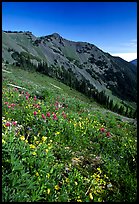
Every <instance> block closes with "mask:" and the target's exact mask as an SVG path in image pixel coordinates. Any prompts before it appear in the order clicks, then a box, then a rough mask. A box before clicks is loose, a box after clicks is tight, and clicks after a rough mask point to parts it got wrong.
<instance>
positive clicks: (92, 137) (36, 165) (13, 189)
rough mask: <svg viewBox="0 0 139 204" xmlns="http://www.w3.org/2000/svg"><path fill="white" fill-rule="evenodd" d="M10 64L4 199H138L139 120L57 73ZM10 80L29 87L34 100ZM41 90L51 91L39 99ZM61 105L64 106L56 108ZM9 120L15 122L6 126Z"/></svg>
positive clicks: (6, 90)
mask: <svg viewBox="0 0 139 204" xmlns="http://www.w3.org/2000/svg"><path fill="white" fill-rule="evenodd" d="M7 70H9V71H11V72H12V73H6V72H3V109H2V111H3V113H2V116H3V131H2V132H3V136H2V147H3V148H2V151H3V157H2V159H3V163H2V165H3V168H2V169H3V170H2V173H3V176H2V179H3V186H2V194H3V196H2V197H3V201H16V202H19V201H25V202H28V201H32V202H33V201H59V202H66V201H74V202H75V201H78V202H79V201H91V200H93V201H100V202H101V201H135V200H136V188H137V181H136V162H137V161H136V159H137V158H136V157H137V147H136V142H137V137H136V127H135V126H134V125H133V124H131V123H128V122H122V121H121V118H120V116H115V115H114V114H112V113H110V112H106V113H105V114H104V112H103V110H104V109H103V108H101V107H100V106H99V105H98V104H97V103H95V102H93V101H92V102H91V101H90V100H89V99H87V98H86V97H85V96H83V95H82V94H80V93H79V92H77V91H74V90H71V89H70V88H69V87H67V86H66V85H64V84H62V83H60V82H58V81H56V80H54V79H52V78H49V77H47V76H43V75H41V74H37V73H28V72H27V71H24V70H20V69H17V68H14V69H13V68H12V67H8V68H7ZM8 83H12V84H16V85H18V86H22V87H24V88H26V89H28V92H29V93H30V94H31V95H30V96H29V98H28V100H27V99H26V95H27V94H25V93H24V94H23V93H19V92H18V91H15V90H14V89H13V88H12V87H10V86H8V85H7V84H8ZM51 84H53V85H55V86H58V87H60V88H61V89H58V88H56V87H54V86H53V85H51ZM36 90H37V91H39V92H40V93H42V95H44V93H43V91H44V90H45V96H46V98H44V99H43V100H39V99H37V100H36V101H34V99H33V97H34V92H35V91H36ZM4 102H8V103H9V104H8V105H10V104H12V103H15V104H16V105H15V107H14V108H13V109H12V108H10V107H9V108H8V105H6V104H4ZM33 104H39V106H40V108H37V107H36V108H35V107H34V105H33ZM56 104H63V106H64V107H63V108H62V107H60V108H59V109H58V110H56ZM34 111H36V112H37V115H36V116H34V115H33V113H34ZM63 111H64V113H63ZM47 112H50V117H47V116H46V113H47ZM53 112H55V113H56V115H57V118H58V120H53V117H54V116H53V115H52V114H53ZM42 114H44V116H45V117H46V119H45V120H44V119H43V118H42ZM11 121H17V125H16V126H14V125H11V127H6V124H7V122H11ZM101 128H104V132H103V129H101ZM108 132H109V133H110V136H108V135H109V133H108ZM24 139H25V140H24Z"/></svg>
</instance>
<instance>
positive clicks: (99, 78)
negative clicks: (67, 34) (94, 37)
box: [2, 31, 137, 101]
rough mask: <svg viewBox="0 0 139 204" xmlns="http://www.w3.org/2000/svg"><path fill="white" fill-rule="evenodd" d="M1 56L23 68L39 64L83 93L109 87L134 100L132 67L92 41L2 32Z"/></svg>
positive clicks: (41, 69) (45, 72)
mask: <svg viewBox="0 0 139 204" xmlns="http://www.w3.org/2000/svg"><path fill="white" fill-rule="evenodd" d="M2 58H3V60H4V61H8V62H9V63H11V64H16V65H18V66H21V65H23V64H24V66H26V67H27V66H28V65H27V61H30V62H31V63H33V64H35V65H39V67H38V69H37V70H38V71H40V72H42V73H44V74H48V75H49V76H52V77H56V78H57V79H59V80H61V81H62V82H64V83H66V84H68V85H69V86H71V87H73V88H76V89H81V90H82V92H88V91H91V90H97V91H98V92H101V91H103V90H105V91H106V92H107V90H111V91H112V93H113V94H114V95H116V96H118V97H119V98H121V99H123V100H130V101H136V95H137V90H136V86H137V76H136V72H135V71H134V67H135V66H134V65H132V64H131V63H129V62H127V61H125V60H123V59H122V58H120V57H114V56H111V55H110V54H109V53H106V52H103V51H102V50H101V49H99V48H98V47H96V46H95V45H94V44H90V43H87V42H74V41H70V40H66V39H64V38H63V37H61V36H60V35H59V34H58V33H53V34H52V35H47V36H42V37H36V36H34V35H33V34H32V33H31V32H29V31H27V32H22V31H20V32H16V31H14V32H12V31H3V32H2ZM42 62H43V63H45V66H40V63H42ZM46 64H47V65H46Z"/></svg>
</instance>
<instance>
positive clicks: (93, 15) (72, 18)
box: [2, 2, 137, 61]
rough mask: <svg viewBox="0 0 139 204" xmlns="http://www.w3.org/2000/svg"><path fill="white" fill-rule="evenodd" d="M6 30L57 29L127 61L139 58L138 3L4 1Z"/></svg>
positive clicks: (43, 32)
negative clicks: (138, 44) (138, 35)
mask: <svg viewBox="0 0 139 204" xmlns="http://www.w3.org/2000/svg"><path fill="white" fill-rule="evenodd" d="M2 29H3V30H17V31H20V30H22V31H27V30H28V31H31V32H32V33H33V34H34V35H35V36H43V35H49V34H52V33H55V32H56V33H59V34H60V35H61V36H62V37H64V38H66V39H69V40H73V41H85V42H90V43H93V44H95V45H96V46H97V47H99V48H100V49H102V50H103V51H106V52H109V53H110V54H112V55H117V56H121V57H122V58H123V59H126V60H127V61H130V60H132V59H135V58H137V54H136V53H137V3H136V2H3V3H2Z"/></svg>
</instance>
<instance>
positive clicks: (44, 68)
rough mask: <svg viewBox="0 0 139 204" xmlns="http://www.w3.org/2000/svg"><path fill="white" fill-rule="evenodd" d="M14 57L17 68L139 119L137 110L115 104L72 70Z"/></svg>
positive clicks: (22, 57)
mask: <svg viewBox="0 0 139 204" xmlns="http://www.w3.org/2000/svg"><path fill="white" fill-rule="evenodd" d="M12 57H13V58H14V59H15V60H17V62H16V63H14V65H16V66H20V67H23V68H24V69H28V70H35V71H37V72H40V73H42V74H45V75H47V76H49V77H53V78H56V79H58V80H60V81H61V82H63V83H64V84H66V85H68V86H69V87H71V88H73V89H76V90H77V91H79V92H81V93H83V94H85V95H86V96H87V97H89V98H93V99H94V100H96V101H97V102H98V103H99V104H101V105H102V106H104V107H105V108H107V109H110V110H111V111H114V112H117V113H118V114H121V115H124V116H127V117H132V118H136V117H137V110H135V111H134V110H133V109H132V108H131V107H129V106H127V105H126V106H125V105H124V104H122V105H118V104H117V103H115V104H114V101H113V100H112V99H110V97H109V96H107V95H106V93H105V91H101V92H99V91H98V90H97V89H96V88H95V87H94V86H93V85H92V84H90V82H89V81H88V80H86V79H85V78H83V77H82V80H78V79H77V77H76V76H75V73H74V72H73V70H72V69H70V68H69V69H67V70H66V69H65V68H64V66H61V67H59V66H57V67H56V66H54V65H50V66H48V64H47V62H39V64H38V65H35V64H33V63H31V62H30V57H29V56H28V58H25V56H23V55H21V54H19V53H17V52H14V53H13V56H12Z"/></svg>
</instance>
